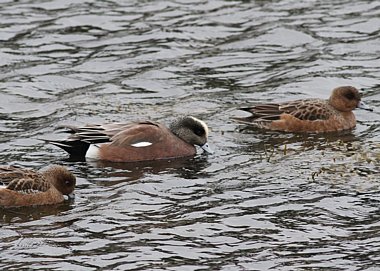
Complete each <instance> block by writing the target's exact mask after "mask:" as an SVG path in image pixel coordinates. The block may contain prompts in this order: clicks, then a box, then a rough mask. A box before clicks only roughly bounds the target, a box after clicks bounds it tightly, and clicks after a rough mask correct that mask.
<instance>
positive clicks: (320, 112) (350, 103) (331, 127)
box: [233, 86, 373, 133]
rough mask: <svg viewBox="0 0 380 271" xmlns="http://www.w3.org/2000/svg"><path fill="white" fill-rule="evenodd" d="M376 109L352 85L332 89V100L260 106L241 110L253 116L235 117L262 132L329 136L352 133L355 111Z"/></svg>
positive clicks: (330, 98) (305, 100) (310, 100)
mask: <svg viewBox="0 0 380 271" xmlns="http://www.w3.org/2000/svg"><path fill="white" fill-rule="evenodd" d="M356 108H362V109H365V110H369V111H372V110H373V109H372V108H370V107H369V106H368V105H366V104H365V103H364V102H362V101H361V95H360V94H359V91H358V90H357V89H356V88H355V87H352V86H340V87H336V88H334V89H333V90H332V93H331V95H330V97H329V99H302V100H295V101H289V102H282V103H268V104H257V105H252V106H249V107H244V108H239V109H240V110H243V111H247V112H249V113H251V114H252V115H251V116H248V117H242V118H233V119H234V120H235V121H237V122H238V123H242V124H245V125H248V126H253V127H256V128H260V129H265V130H271V131H280V132H292V133H299V132H300V133H326V132H338V131H343V130H349V129H352V128H354V127H355V126H356V118H355V115H354V113H353V112H352V110H354V109H356Z"/></svg>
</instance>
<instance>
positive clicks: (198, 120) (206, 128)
mask: <svg viewBox="0 0 380 271" xmlns="http://www.w3.org/2000/svg"><path fill="white" fill-rule="evenodd" d="M190 118H192V119H193V120H195V121H196V122H199V123H200V124H201V125H202V127H203V129H204V130H205V132H206V138H207V137H208V127H207V124H206V123H205V122H204V121H202V120H200V119H197V118H194V117H192V116H190Z"/></svg>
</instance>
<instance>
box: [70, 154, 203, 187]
mask: <svg viewBox="0 0 380 271" xmlns="http://www.w3.org/2000/svg"><path fill="white" fill-rule="evenodd" d="M65 161H66V162H69V163H71V164H72V163H77V165H78V166H80V167H83V170H82V172H87V174H86V175H87V176H85V177H86V178H87V179H88V180H89V181H90V182H91V181H92V180H94V179H96V180H97V181H96V182H97V183H99V179H100V180H103V181H100V182H101V183H102V184H103V185H106V186H107V185H114V184H117V183H121V182H125V181H128V182H130V181H137V180H139V179H142V178H144V177H145V176H146V175H153V176H154V175H162V174H166V175H173V176H177V177H181V178H184V179H196V178H202V177H207V176H208V173H206V172H204V171H203V169H205V168H206V167H208V166H209V164H210V163H209V162H208V159H207V155H198V156H195V157H191V158H189V157H183V158H175V159H166V160H155V161H141V162H128V163H120V162H109V161H101V160H99V161H96V160H93V161H91V160H87V161H85V162H83V159H81V160H80V161H76V160H75V158H74V157H71V158H69V159H67V160H65ZM78 162H79V163H78Z"/></svg>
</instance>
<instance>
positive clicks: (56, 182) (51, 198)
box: [0, 165, 76, 207]
mask: <svg viewBox="0 0 380 271" xmlns="http://www.w3.org/2000/svg"><path fill="white" fill-rule="evenodd" d="M75 183H76V179H75V176H74V175H73V174H72V173H71V172H70V171H68V170H67V169H66V168H65V167H63V166H57V165H54V166H50V167H48V168H46V169H43V170H42V171H34V170H31V169H25V168H19V167H13V166H0V206H5V207H12V206H31V205H46V204H56V203H60V202H62V201H64V196H63V195H68V196H69V198H72V197H73V191H74V187H75Z"/></svg>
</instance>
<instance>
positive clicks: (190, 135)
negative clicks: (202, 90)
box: [49, 116, 212, 162]
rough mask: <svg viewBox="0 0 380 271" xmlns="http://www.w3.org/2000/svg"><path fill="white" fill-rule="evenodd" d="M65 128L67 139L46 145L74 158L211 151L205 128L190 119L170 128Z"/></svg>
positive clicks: (162, 156)
mask: <svg viewBox="0 0 380 271" xmlns="http://www.w3.org/2000/svg"><path fill="white" fill-rule="evenodd" d="M65 128H68V132H69V133H71V135H70V136H69V137H68V138H67V139H64V140H54V141H49V142H50V143H52V144H54V145H56V146H58V147H60V148H62V149H64V150H65V151H67V152H68V153H69V154H70V156H71V157H73V158H81V159H82V158H84V157H87V158H92V159H97V160H105V161H112V162H136V161H147V160H161V159H169V158H177V157H185V156H193V155H195V154H196V149H195V146H194V145H198V146H200V147H201V148H202V149H203V150H205V151H207V152H212V151H211V149H210V148H209V146H208V143H207V137H208V127H207V125H206V124H205V123H204V122H203V121H201V120H199V119H196V118H194V117H191V116H186V117H181V118H178V119H177V120H175V121H174V122H173V123H172V124H171V125H170V127H169V128H168V127H166V126H165V125H163V124H161V123H158V122H153V121H142V122H132V123H110V124H103V125H87V126H84V127H75V126H67V127H65Z"/></svg>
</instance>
